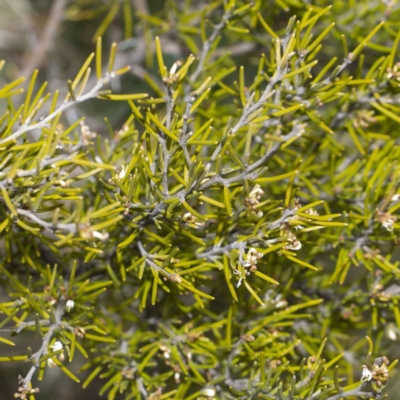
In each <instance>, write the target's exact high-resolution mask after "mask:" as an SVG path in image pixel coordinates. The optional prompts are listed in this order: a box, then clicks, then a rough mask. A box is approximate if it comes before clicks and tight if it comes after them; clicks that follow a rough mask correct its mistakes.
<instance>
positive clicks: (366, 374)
mask: <svg viewBox="0 0 400 400" xmlns="http://www.w3.org/2000/svg"><path fill="white" fill-rule="evenodd" d="M371 379H372V372H371V371H370V370H369V369H368V367H367V366H366V365H363V367H362V375H361V382H369V381H370V380H371Z"/></svg>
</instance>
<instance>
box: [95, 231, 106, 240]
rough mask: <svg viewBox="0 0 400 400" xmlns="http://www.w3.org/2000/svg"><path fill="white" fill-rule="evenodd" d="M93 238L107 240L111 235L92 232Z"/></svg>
mask: <svg viewBox="0 0 400 400" xmlns="http://www.w3.org/2000/svg"><path fill="white" fill-rule="evenodd" d="M92 236H93V237H94V238H96V239H99V240H107V239H108V236H109V235H108V233H107V232H104V233H101V232H98V231H93V232H92Z"/></svg>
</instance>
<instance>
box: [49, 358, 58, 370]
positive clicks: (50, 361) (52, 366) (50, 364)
mask: <svg viewBox="0 0 400 400" xmlns="http://www.w3.org/2000/svg"><path fill="white" fill-rule="evenodd" d="M56 365H57V364H56V363H55V362H54V361H53V359H52V358H48V359H47V366H48V367H49V368H54V367H55V366H56Z"/></svg>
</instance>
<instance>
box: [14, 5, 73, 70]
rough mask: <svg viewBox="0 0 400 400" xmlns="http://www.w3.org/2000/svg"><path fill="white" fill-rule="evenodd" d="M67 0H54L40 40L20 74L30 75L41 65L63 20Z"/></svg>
mask: <svg viewBox="0 0 400 400" xmlns="http://www.w3.org/2000/svg"><path fill="white" fill-rule="evenodd" d="M66 3H67V0H54V2H53V7H52V8H51V11H50V14H49V16H48V18H47V23H46V26H45V27H44V29H43V33H42V35H41V36H40V40H39V41H38V43H37V44H36V46H35V47H34V48H33V49H32V50H31V52H30V55H29V58H28V61H27V63H26V64H27V65H26V67H25V69H24V70H23V72H22V76H30V75H31V74H32V72H33V71H34V70H35V69H36V68H38V67H40V66H41V64H43V62H44V61H45V57H46V54H47V53H48V52H49V51H50V50H51V48H52V47H53V43H54V39H55V38H57V31H58V28H59V26H60V24H61V22H62V20H63V13H64V8H65V5H66Z"/></svg>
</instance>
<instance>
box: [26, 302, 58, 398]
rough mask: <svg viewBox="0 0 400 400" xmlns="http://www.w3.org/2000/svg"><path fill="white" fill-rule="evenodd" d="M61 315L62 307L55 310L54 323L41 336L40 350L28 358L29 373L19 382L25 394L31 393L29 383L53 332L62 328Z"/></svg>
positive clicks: (46, 349) (45, 352)
mask: <svg viewBox="0 0 400 400" xmlns="http://www.w3.org/2000/svg"><path fill="white" fill-rule="evenodd" d="M63 313H64V309H63V308H62V307H59V308H57V310H56V311H55V313H54V314H55V319H56V322H55V323H54V324H52V325H50V326H49V330H48V331H47V333H46V334H45V335H44V336H43V339H42V345H41V347H40V349H39V350H38V351H37V352H36V353H34V354H32V356H31V357H30V359H31V360H32V362H33V366H32V367H31V369H30V370H29V372H28V374H27V375H26V377H25V378H23V380H21V382H23V387H22V389H23V390H24V391H25V392H27V393H30V392H31V391H32V389H31V387H30V386H31V385H30V384H31V381H32V377H33V374H34V373H35V371H36V370H37V369H38V368H39V367H40V364H39V359H40V358H41V357H42V356H44V355H46V354H47V352H48V347H49V344H50V341H51V339H52V337H53V335H54V332H55V330H56V329H58V328H60V327H61V326H62V322H61V318H62V316H63Z"/></svg>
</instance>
